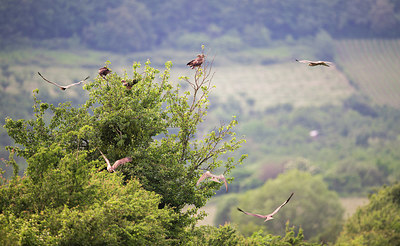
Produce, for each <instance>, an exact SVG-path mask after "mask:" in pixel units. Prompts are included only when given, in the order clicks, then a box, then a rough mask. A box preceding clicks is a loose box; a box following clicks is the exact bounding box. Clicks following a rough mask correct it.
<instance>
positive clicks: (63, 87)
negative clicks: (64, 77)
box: [38, 72, 89, 91]
mask: <svg viewBox="0 0 400 246" xmlns="http://www.w3.org/2000/svg"><path fill="white" fill-rule="evenodd" d="M38 74H39V76H40V77H42V79H44V81H46V82H48V83H50V84H53V85H55V86H57V87H58V88H60V89H61V90H63V91H65V90H66V89H68V88H70V87H72V86H74V85H79V84H80V83H83V82H85V81H86V80H87V79H88V78H89V76H87V77H86V78H85V79H84V80H81V81H79V82H76V83H73V84H70V85H66V86H62V85H59V84H57V83H55V82H52V81H50V80H48V79H46V78H45V77H43V75H42V74H41V73H39V72H38Z"/></svg>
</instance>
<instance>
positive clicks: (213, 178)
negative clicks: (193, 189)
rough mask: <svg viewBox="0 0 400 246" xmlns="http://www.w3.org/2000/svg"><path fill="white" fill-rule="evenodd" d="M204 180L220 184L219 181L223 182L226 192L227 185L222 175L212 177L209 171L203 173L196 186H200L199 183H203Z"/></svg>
mask: <svg viewBox="0 0 400 246" xmlns="http://www.w3.org/2000/svg"><path fill="white" fill-rule="evenodd" d="M206 178H211V181H214V182H217V183H221V181H220V180H223V181H224V183H225V188H226V192H228V183H227V182H226V178H225V177H224V175H223V174H221V175H214V174H212V173H210V171H207V172H205V173H203V175H202V176H201V177H200V178H199V180H197V184H196V186H197V185H199V184H200V182H201V181H203V180H204V179H206Z"/></svg>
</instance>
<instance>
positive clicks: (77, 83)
mask: <svg viewBox="0 0 400 246" xmlns="http://www.w3.org/2000/svg"><path fill="white" fill-rule="evenodd" d="M89 77H90V76H87V77H86V78H85V79H83V80H81V81H78V82H76V83H73V84H70V85H66V86H63V87H64V88H65V89H68V88H69V87H72V86H74V85H79V84H80V83H83V82H85V81H86V80H87V79H88V78H89Z"/></svg>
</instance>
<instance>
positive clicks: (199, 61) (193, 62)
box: [186, 54, 205, 69]
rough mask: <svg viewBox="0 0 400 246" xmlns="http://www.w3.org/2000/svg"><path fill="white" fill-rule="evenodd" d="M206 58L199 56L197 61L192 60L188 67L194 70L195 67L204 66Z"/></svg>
mask: <svg viewBox="0 0 400 246" xmlns="http://www.w3.org/2000/svg"><path fill="white" fill-rule="evenodd" d="M204 57H205V55H204V54H198V55H197V57H196V59H193V60H191V61H190V62H188V63H187V64H186V65H187V66H189V67H191V68H192V69H193V68H195V67H199V66H201V64H203V62H204Z"/></svg>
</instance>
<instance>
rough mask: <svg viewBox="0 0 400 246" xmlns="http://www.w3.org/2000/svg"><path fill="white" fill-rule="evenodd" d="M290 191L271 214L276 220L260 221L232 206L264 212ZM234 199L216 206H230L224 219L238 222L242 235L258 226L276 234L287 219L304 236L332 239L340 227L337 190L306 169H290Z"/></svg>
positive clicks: (340, 210) (282, 227)
mask: <svg viewBox="0 0 400 246" xmlns="http://www.w3.org/2000/svg"><path fill="white" fill-rule="evenodd" d="M292 192H294V196H293V197H292V199H291V200H290V201H289V203H288V204H287V205H285V206H284V207H283V208H282V209H281V210H280V211H279V213H277V214H276V215H275V216H274V218H275V219H276V220H273V221H268V222H264V221H263V220H262V219H260V218H255V217H252V216H247V215H244V214H242V213H240V212H239V211H237V210H236V208H235V207H239V208H242V209H243V208H246V211H248V212H252V213H258V214H268V213H271V212H272V211H274V210H275V209H276V208H277V207H278V206H279V205H281V204H282V203H283V201H285V200H286V199H287V198H288V196H289V195H290V194H291V193H292ZM236 199H237V202H236V204H234V206H232V207H220V210H223V211H224V210H228V211H229V210H231V212H230V219H229V218H225V220H226V221H232V223H234V224H238V225H239V230H240V231H241V232H242V233H243V234H245V235H251V234H252V233H253V232H254V231H257V230H260V229H263V230H265V231H266V232H270V233H273V234H275V235H276V234H278V235H279V234H281V233H282V232H283V231H284V228H285V225H284V221H287V220H288V221H290V223H291V224H294V225H301V228H302V229H303V231H304V236H305V238H306V239H313V241H317V242H321V241H324V242H334V241H335V238H336V236H337V235H338V234H339V232H340V229H341V223H342V216H343V209H342V207H341V206H340V203H339V198H338V196H337V194H336V193H335V192H332V191H329V190H328V187H327V185H326V184H325V183H324V182H323V180H322V178H321V177H316V176H312V175H311V174H309V173H306V172H301V171H297V170H292V171H290V172H287V173H285V174H281V175H279V176H278V177H277V178H276V179H273V180H269V181H267V182H266V183H265V184H264V185H263V186H262V187H260V188H258V189H253V190H250V191H247V192H245V193H244V194H240V195H237V198H236ZM231 200H232V199H231ZM232 201H233V200H232ZM229 205H232V204H229ZM224 212H225V214H226V211H224ZM218 222H219V223H221V222H222V221H218Z"/></svg>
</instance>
